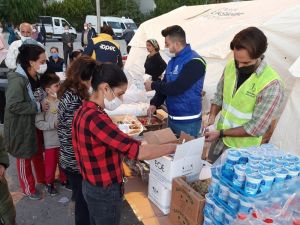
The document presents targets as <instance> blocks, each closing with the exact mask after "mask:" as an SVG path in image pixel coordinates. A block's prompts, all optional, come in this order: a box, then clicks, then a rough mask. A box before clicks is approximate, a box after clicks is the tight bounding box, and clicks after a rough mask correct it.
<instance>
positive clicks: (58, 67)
mask: <svg viewBox="0 0 300 225" xmlns="http://www.w3.org/2000/svg"><path fill="white" fill-rule="evenodd" d="M64 62H65V61H64V60H63V59H62V58H60V57H59V58H58V61H57V62H55V61H54V60H53V58H52V56H50V57H49V60H47V67H48V70H49V71H51V72H63V66H64Z"/></svg>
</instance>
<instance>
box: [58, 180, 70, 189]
mask: <svg viewBox="0 0 300 225" xmlns="http://www.w3.org/2000/svg"><path fill="white" fill-rule="evenodd" d="M60 184H61V186H62V187H63V188H64V189H66V190H67V191H72V187H71V184H70V183H69V181H66V182H62V183H60Z"/></svg>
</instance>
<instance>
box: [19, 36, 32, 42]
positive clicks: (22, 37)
mask: <svg viewBox="0 0 300 225" xmlns="http://www.w3.org/2000/svg"><path fill="white" fill-rule="evenodd" d="M20 38H21V40H22V41H23V42H24V41H27V40H29V39H31V37H25V36H23V35H20Z"/></svg>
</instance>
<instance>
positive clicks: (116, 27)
mask: <svg viewBox="0 0 300 225" xmlns="http://www.w3.org/2000/svg"><path fill="white" fill-rule="evenodd" d="M85 22H86V23H91V24H92V27H94V28H95V29H96V31H97V32H99V31H100V30H99V29H100V26H98V24H97V16H94V15H87V16H86V18H85ZM103 25H108V26H110V27H111V28H112V29H113V31H114V33H115V36H116V37H117V38H121V37H122V35H123V29H122V27H121V21H120V18H119V17H113V16H101V26H103Z"/></svg>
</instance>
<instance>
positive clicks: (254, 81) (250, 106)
mask: <svg viewBox="0 0 300 225" xmlns="http://www.w3.org/2000/svg"><path fill="white" fill-rule="evenodd" d="M274 80H279V81H281V82H282V80H281V78H280V76H279V75H278V74H277V73H276V72H275V71H274V70H273V69H272V68H271V67H270V66H266V67H265V68H264V70H263V72H262V73H261V74H260V75H259V76H258V75H257V74H256V73H253V74H252V75H251V76H250V77H249V78H248V79H247V80H246V81H245V82H244V83H243V84H242V85H241V86H240V87H239V88H238V89H237V91H236V92H235V93H234V89H235V85H236V83H237V76H236V67H235V63H234V60H232V61H230V62H229V63H228V64H227V65H226V68H225V71H224V88H223V105H222V111H221V115H220V120H219V122H218V125H217V129H218V130H222V129H230V128H236V127H240V126H243V125H244V124H246V123H247V122H248V121H250V120H251V119H252V114H253V111H254V107H255V104H256V100H257V96H258V95H259V93H260V92H261V91H262V90H263V89H264V88H265V87H266V86H267V85H268V84H270V83H271V82H272V81H274ZM222 121H223V122H222ZM261 141H262V136H260V137H224V138H223V142H224V144H225V145H226V146H228V147H232V148H242V147H250V146H259V145H260V144H261Z"/></svg>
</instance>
